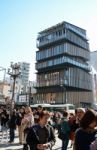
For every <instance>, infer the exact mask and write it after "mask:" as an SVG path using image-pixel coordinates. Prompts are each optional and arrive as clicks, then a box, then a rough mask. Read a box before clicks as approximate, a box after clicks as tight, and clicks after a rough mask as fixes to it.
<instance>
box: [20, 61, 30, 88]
mask: <svg viewBox="0 0 97 150" xmlns="http://www.w3.org/2000/svg"><path fill="white" fill-rule="evenodd" d="M19 64H20V68H21V75H20V80H21V84H22V85H23V86H24V91H26V87H27V84H28V82H29V70H30V64H29V63H26V62H19Z"/></svg>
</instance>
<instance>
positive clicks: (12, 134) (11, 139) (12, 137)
mask: <svg viewBox="0 0 97 150" xmlns="http://www.w3.org/2000/svg"><path fill="white" fill-rule="evenodd" d="M14 138H15V129H12V128H10V141H11V142H13V141H14Z"/></svg>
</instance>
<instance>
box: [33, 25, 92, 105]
mask: <svg viewBox="0 0 97 150" xmlns="http://www.w3.org/2000/svg"><path fill="white" fill-rule="evenodd" d="M37 48H38V51H37V52H36V61H37V62H36V70H37V87H36V88H37V96H36V102H37V103H73V104H75V105H76V106H79V105H83V106H88V105H91V104H92V99H93V93H92V77H91V75H90V66H89V64H88V61H89V60H90V50H89V43H88V40H87V37H86V30H84V29H82V28H80V27H77V26H75V25H72V24H70V23H67V22H62V23H59V24H57V25H55V26H52V27H50V28H48V29H45V30H44V31H41V32H40V33H39V35H38V38H37Z"/></svg>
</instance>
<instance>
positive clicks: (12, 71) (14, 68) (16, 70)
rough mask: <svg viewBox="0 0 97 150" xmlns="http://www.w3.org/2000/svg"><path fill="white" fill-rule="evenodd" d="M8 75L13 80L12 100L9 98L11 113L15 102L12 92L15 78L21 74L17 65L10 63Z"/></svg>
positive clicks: (13, 89)
mask: <svg viewBox="0 0 97 150" xmlns="http://www.w3.org/2000/svg"><path fill="white" fill-rule="evenodd" d="M8 74H9V75H10V77H11V78H12V79H13V88H12V98H11V111H12V109H14V105H15V101H14V91H15V82H16V78H17V77H18V76H19V75H20V74H21V72H20V65H19V63H15V64H13V63H11V65H10V68H9V69H8Z"/></svg>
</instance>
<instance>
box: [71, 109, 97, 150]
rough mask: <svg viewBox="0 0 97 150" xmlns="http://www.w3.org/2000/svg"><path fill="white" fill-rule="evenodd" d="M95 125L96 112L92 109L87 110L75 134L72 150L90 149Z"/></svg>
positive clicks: (93, 138)
mask: <svg viewBox="0 0 97 150" xmlns="http://www.w3.org/2000/svg"><path fill="white" fill-rule="evenodd" d="M95 126H96V113H95V112H94V111H93V110H87V111H86V113H85V114H84V116H83V118H82V119H81V121H80V128H79V129H78V130H77V131H76V134H75V141H74V150H90V145H91V143H92V142H93V141H94V140H95V132H94V128H95Z"/></svg>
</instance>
